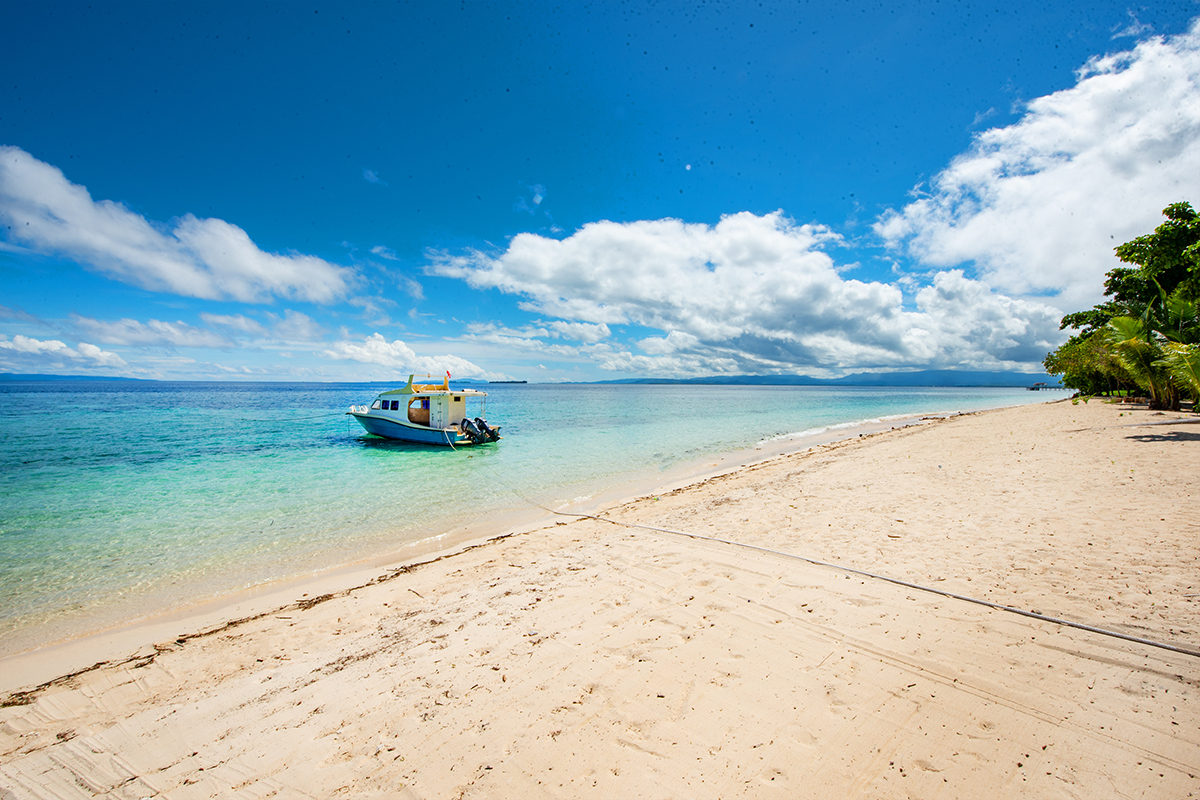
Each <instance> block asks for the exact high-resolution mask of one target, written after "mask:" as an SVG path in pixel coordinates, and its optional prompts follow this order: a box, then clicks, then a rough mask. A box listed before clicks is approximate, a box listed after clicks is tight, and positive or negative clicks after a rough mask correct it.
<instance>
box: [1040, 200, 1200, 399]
mask: <svg viewBox="0 0 1200 800" xmlns="http://www.w3.org/2000/svg"><path fill="white" fill-rule="evenodd" d="M1163 215H1164V216H1165V217H1166V218H1167V221H1166V222H1164V223H1163V224H1161V225H1159V226H1158V227H1157V228H1155V229H1154V232H1153V233H1148V234H1146V235H1145V236H1139V237H1138V238H1136V239H1134V240H1133V241H1130V242H1126V243H1125V244H1122V245H1120V246H1118V247H1117V248H1116V254H1117V257H1118V258H1119V259H1121V261H1123V262H1125V263H1126V264H1132V265H1134V266H1133V267H1117V268H1115V269H1113V270H1111V271H1109V273H1108V274H1107V279H1106V280H1105V282H1104V295H1105V297H1108V298H1110V299H1108V300H1106V301H1105V302H1103V303H1101V304H1100V305H1097V306H1095V307H1093V308H1092V309H1091V310H1088V311H1079V312H1076V313H1074V314H1067V315H1066V316H1065V317H1063V319H1062V325H1061V326H1060V327H1061V328H1062V329H1066V328H1073V329H1076V330H1079V331H1080V333H1078V334H1076V335H1074V336H1072V337H1071V338H1070V339H1068V340H1067V342H1066V343H1065V344H1063V345H1062V346H1061V347H1059V348H1058V349H1057V350H1055V351H1054V352H1052V353H1049V354H1048V355H1047V356H1046V360H1045V361H1044V362H1043V363H1044V364H1045V367H1046V371H1047V372H1049V373H1050V374H1051V375H1060V376H1062V381H1063V384H1064V385H1065V386H1068V387H1070V388H1072V389H1077V390H1078V391H1080V392H1082V393H1084V394H1100V393H1103V392H1112V391H1114V390H1115V389H1119V388H1132V387H1133V386H1137V387H1140V388H1141V389H1143V390H1144V391H1146V392H1147V393H1148V394H1149V396H1150V402H1151V405H1152V406H1154V407H1161V408H1178V407H1179V398H1180V393H1181V392H1182V393H1183V394H1186V395H1190V396H1192V397H1193V399H1194V400H1198V401H1200V392H1198V391H1197V387H1196V383H1195V374H1196V359H1197V357H1198V356H1197V354H1196V350H1197V344H1198V343H1200V315H1198V313H1197V300H1200V215H1198V214H1197V213H1196V212H1195V211H1194V210H1193V209H1192V206H1191V204H1190V203H1174V204H1172V205H1169V206H1167V207H1166V208H1165V209H1163Z"/></svg>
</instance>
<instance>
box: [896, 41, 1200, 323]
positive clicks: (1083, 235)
mask: <svg viewBox="0 0 1200 800" xmlns="http://www.w3.org/2000/svg"><path fill="white" fill-rule="evenodd" d="M1197 98H1200V19H1197V20H1195V21H1193V23H1192V25H1191V27H1190V29H1189V30H1188V31H1187V32H1186V33H1184V34H1180V35H1177V36H1172V37H1167V38H1163V37H1155V38H1152V39H1149V40H1146V41H1143V42H1140V43H1139V44H1137V45H1136V46H1135V47H1134V48H1133V49H1132V50H1129V51H1126V52H1121V53H1116V54H1113V55H1106V56H1103V57H1097V58H1094V59H1092V60H1090V61H1089V62H1088V63H1087V64H1086V65H1085V66H1084V67H1083V68H1082V69H1081V70H1080V71H1079V73H1078V77H1077V82H1076V84H1075V85H1074V86H1072V87H1071V88H1069V89H1064V90H1062V91H1060V92H1056V93H1054V94H1051V95H1047V96H1045V97H1040V98H1038V99H1036V100H1034V101H1032V102H1030V103H1029V104H1028V107H1027V108H1026V110H1025V113H1024V116H1023V117H1022V119H1021V120H1020V121H1019V122H1017V123H1015V124H1013V125H1010V126H1008V127H1004V128H993V129H991V130H988V131H985V132H983V133H981V134H979V135H978V136H977V137H976V139H975V142H974V145H973V147H972V148H971V149H970V150H969V151H968V152H966V153H964V154H962V155H961V156H959V157H958V158H955V159H954V160H953V161H952V162H951V164H950V166H949V167H948V168H947V169H946V170H944V171H943V172H942V173H940V174H939V175H938V176H937V177H936V178H935V179H934V180H933V182H932V187H931V189H930V191H929V193H928V194H927V195H926V196H923V197H920V198H919V199H917V200H915V201H914V202H913V203H911V204H909V205H908V206H906V207H904V208H903V209H902V210H901V211H899V212H890V213H888V214H885V215H884V216H883V217H882V218H881V219H880V221H879V222H878V223H877V225H876V226H875V230H876V231H877V232H878V233H879V234H880V235H882V236H883V237H884V238H885V240H886V241H887V242H888V243H889V244H890V245H891V246H893V247H902V248H905V249H907V251H908V252H909V253H910V254H911V255H912V256H915V257H916V258H917V259H919V260H921V261H923V262H925V263H926V264H928V265H932V266H935V267H952V266H957V265H961V264H967V263H970V262H973V263H974V266H975V268H976V270H977V273H978V277H980V278H981V279H983V280H984V281H986V282H987V283H988V284H989V285H991V286H993V287H995V288H997V289H998V290H1000V291H1003V292H1007V293H1010V294H1017V295H1042V296H1057V297H1058V298H1059V304H1061V305H1062V306H1063V307H1064V308H1066V309H1067V310H1072V309H1075V308H1085V307H1087V306H1089V305H1092V304H1093V303H1095V302H1096V301H1097V300H1098V299H1099V298H1100V296H1101V292H1102V291H1103V289H1102V286H1103V276H1104V273H1105V272H1107V271H1108V270H1110V269H1112V268H1113V267H1114V266H1117V265H1118V263H1119V262H1118V261H1117V260H1116V257H1115V256H1114V255H1113V252H1112V249H1113V247H1115V246H1116V245H1118V244H1120V243H1122V242H1124V241H1128V240H1129V239H1132V238H1133V237H1135V236H1139V235H1141V234H1143V233H1147V232H1149V231H1151V230H1153V229H1154V227H1156V226H1157V225H1158V224H1159V223H1160V222H1161V221H1162V219H1161V215H1160V212H1161V211H1162V209H1163V208H1165V207H1166V206H1167V205H1169V204H1171V203H1174V202H1177V201H1180V200H1190V201H1192V202H1193V203H1195V202H1196V201H1197V200H1198V199H1200V198H1197V196H1196V190H1197V186H1198V185H1200V184H1198V182H1197V180H1198V179H1197V176H1200V100H1198V99H1197Z"/></svg>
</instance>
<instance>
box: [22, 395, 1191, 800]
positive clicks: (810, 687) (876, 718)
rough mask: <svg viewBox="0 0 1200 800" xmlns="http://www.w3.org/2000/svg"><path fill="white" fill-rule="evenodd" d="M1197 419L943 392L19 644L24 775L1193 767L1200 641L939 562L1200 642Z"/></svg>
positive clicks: (983, 787)
mask: <svg viewBox="0 0 1200 800" xmlns="http://www.w3.org/2000/svg"><path fill="white" fill-rule="evenodd" d="M1196 419H1197V418H1196V417H1194V416H1192V415H1188V414H1155V413H1154V412H1149V411H1146V410H1145V409H1142V408H1134V407H1129V406H1111V405H1105V404H1101V403H1099V402H1097V401H1092V402H1091V403H1089V404H1087V405H1083V404H1080V405H1071V404H1070V403H1069V402H1062V403H1055V404H1049V405H1040V406H1027V407H1021V408H1015V409H1007V410H1001V411H993V412H985V413H980V414H971V415H964V416H959V417H953V418H949V419H945V420H937V421H931V422H929V423H928V424H926V425H923V426H920V427H915V428H906V429H902V430H895V431H886V432H880V433H874V434H869V435H865V436H863V437H862V438H856V439H853V440H850V441H843V442H840V443H836V444H830V445H824V446H820V447H816V448H814V449H811V450H807V451H803V452H798V453H792V454H787V455H781V456H775V457H772V458H769V459H767V460H765V461H763V462H760V463H756V464H752V465H750V466H747V467H744V468H740V469H737V470H735V471H733V472H730V473H728V474H723V475H718V476H715V477H711V478H708V479H707V480H704V481H701V482H698V483H696V484H693V485H690V486H687V487H683V488H678V489H674V490H671V491H667V492H665V493H660V494H649V495H647V496H646V497H644V498H642V499H639V500H636V501H633V502H629V503H624V504H619V505H614V506H612V507H609V508H607V509H606V510H604V511H602V512H600V513H598V514H597V515H596V516H597V517H599V519H597V518H579V517H565V516H563V517H556V518H554V519H553V520H548V522H547V525H546V526H545V527H541V528H536V529H533V530H524V531H520V532H515V533H512V534H510V535H506V536H500V537H495V538H493V539H491V540H487V541H484V542H480V543H479V544H477V545H474V546H470V547H468V548H467V549H465V550H463V551H461V552H458V553H456V554H453V555H449V556H447V557H443V558H440V559H437V560H434V561H429V562H425V563H418V564H408V565H400V566H397V567H395V568H391V569H386V570H385V569H376V570H374V572H373V573H372V574H371V575H370V576H351V575H341V576H338V577H337V578H336V579H329V578H327V579H326V580H325V583H323V584H321V585H320V586H317V585H315V584H314V585H310V586H307V587H291V588H289V591H292V592H293V596H290V597H286V598H282V597H281V598H280V599H279V601H278V602H275V603H274V604H273V605H272V604H270V603H268V606H270V608H269V609H268V610H265V611H262V610H255V611H254V612H253V613H251V614H248V615H247V616H246V617H245V618H243V619H240V620H238V619H233V620H232V621H230V619H229V617H230V616H231V614H230V613H229V611H230V610H229V609H226V610H225V612H224V617H219V616H218V617H214V618H212V619H210V620H206V621H205V622H204V624H200V623H199V622H198V620H197V618H189V619H190V622H189V621H188V620H177V621H176V620H173V621H170V622H166V623H164V622H160V623H158V627H154V626H152V625H146V626H143V627H141V628H140V629H134V631H132V632H129V633H128V635H129V636H130V637H132V638H128V639H125V640H122V642H121V646H123V647H125V648H126V649H125V650H124V651H122V652H124V653H125V654H126V657H123V658H113V659H111V660H110V662H109V663H107V664H103V665H99V666H96V667H94V668H90V669H86V670H84V671H82V672H80V673H79V674H77V675H74V676H73V677H69V678H60V677H59V676H60V675H61V673H62V672H63V671H64V670H62V669H60V668H56V665H57V666H58V667H61V665H62V664H63V663H65V662H64V661H63V660H62V659H61V657H56V655H55V652H54V651H53V649H50V650H47V651H45V652H34V653H31V654H26V655H24V656H22V657H20V658H19V659H15V660H14V659H8V660H6V661H5V662H4V663H0V670H3V671H4V672H7V673H8V674H9V675H19V676H21V677H20V679H19V680H17V679H13V678H9V679H6V680H4V684H5V688H6V689H9V690H12V689H15V688H21V689H23V690H24V691H19V692H16V693H14V694H10V695H8V698H7V700H6V702H7V703H8V705H7V706H6V707H4V708H2V709H0V787H3V788H4V789H7V790H8V791H10V792H12V793H13V794H14V795H15V796H17V797H55V798H60V797H61V798H66V797H97V796H99V797H114V798H115V797H171V798H191V797H218V796H219V797H265V796H274V797H343V796H344V797H373V796H376V797H426V798H434V797H577V796H595V797H662V798H674V797H705V798H717V797H722V798H728V797H781V798H782V797H787V798H795V797H814V798H815V797H831V796H834V797H837V796H854V797H922V798H933V797H946V798H950V797H962V796H967V795H971V796H985V797H1017V796H1021V797H1024V796H1038V797H1097V796H1099V797H1111V796H1117V797H1188V796H1197V795H1200V711H1198V708H1197V680H1198V679H1200V657H1197V656H1195V655H1190V654H1188V653H1187V652H1177V651H1174V650H1171V649H1165V648H1163V647H1157V646H1154V645H1153V644H1149V643H1139V642H1135V641H1129V640H1127V639H1121V638H1116V637H1113V636H1109V635H1105V634H1103V633H1097V632H1092V631H1087V630H1080V629H1078V628H1072V627H1066V626H1063V625H1060V624H1056V623H1053V622H1049V621H1045V620H1042V619H1036V618H1030V617H1027V616H1020V615H1017V614H1014V613H1011V612H1008V611H1003V610H997V609H995V608H990V607H987V606H983V605H979V604H976V603H972V602H968V601H966V600H963V599H956V598H953V597H950V596H947V595H946V594H939V593H937V592H939V591H940V592H949V593H953V594H957V595H961V596H966V597H971V598H977V599H980V600H986V601H989V602H992V603H997V604H1000V605H1005V606H1013V607H1017V608H1020V609H1024V610H1028V611H1031V612H1037V613H1038V614H1040V615H1043V616H1047V617H1056V618H1062V619H1066V620H1072V621H1075V622H1079V623H1082V624H1085V625H1088V626H1092V627H1095V628H1099V629H1104V630H1108V631H1112V632H1114V633H1119V634H1124V635H1127V636H1131V637H1134V638H1137V639H1144V640H1147V641H1148V642H1154V643H1159V644H1164V645H1167V646H1168V647H1176V648H1178V649H1179V650H1184V651H1195V652H1197V653H1200V602H1198V601H1200V548H1198V547H1197V544H1198V543H1200V514H1197V512H1196V509H1197V508H1198V507H1200V502H1197V501H1198V498H1197V496H1196V493H1195V491H1194V476H1195V471H1196V464H1197V463H1200V425H1197V424H1193V422H1189V421H1187V420H1192V421H1194V420H1196ZM1160 423H1166V424H1160ZM614 522H617V523H621V524H613V523H614ZM631 526H640V527H631ZM656 529H660V530H656ZM667 531H671V532H667ZM680 533H685V534H691V535H692V536H683V535H680ZM693 536H702V537H711V538H693ZM713 539H720V540H725V541H714V540H713ZM742 545H751V546H753V547H745V546H742ZM795 556H803V557H805V558H808V559H811V560H815V561H822V562H828V563H831V564H836V565H841V566H844V567H850V568H853V569H855V570H859V571H862V572H868V573H875V574H878V575H881V576H887V577H890V578H893V579H897V580H900V581H904V582H908V583H910V584H914V586H904V585H899V584H897V583H893V582H888V581H885V580H881V579H879V578H874V577H869V576H867V575H864V574H861V572H849V571H846V570H843V569H839V568H836V567H831V566H825V565H820V564H814V563H812V562H811V561H805V560H801V559H798V558H796V557H795ZM339 581H340V584H339ZM918 586H919V587H924V588H916V587H918ZM929 589H932V590H935V591H928V590H929ZM305 594H307V596H304V595H305ZM235 610H236V609H235ZM171 624H175V625H176V628H175V629H173V630H174V631H175V632H174V633H173V634H166V633H164V632H165V631H166V630H172V629H171V628H170V627H169V625H171ZM188 624H191V625H192V627H182V626H186V625H188ZM181 628H182V629H181ZM139 630H140V631H141V637H142V639H143V640H142V641H140V642H139V641H137V640H136V639H137V635H138V631H139ZM114 646H115V645H114V644H113V643H112V642H109V643H108V644H107V645H105V647H107V648H108V649H109V650H111V649H112V648H113V647H114ZM97 652H99V650H97ZM6 665H7V666H6ZM29 676H35V677H29ZM43 682H45V683H44V685H42V686H40V687H37V686H36V684H39V683H43ZM0 794H2V792H0Z"/></svg>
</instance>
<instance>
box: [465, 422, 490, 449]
mask: <svg viewBox="0 0 1200 800" xmlns="http://www.w3.org/2000/svg"><path fill="white" fill-rule="evenodd" d="M458 427H459V429H460V430H461V431H462V432H463V433H465V434H466V435H467V436H469V437H470V438H471V441H472V442H474V443H475V444H481V443H482V442H486V441H487V440H488V437H487V434H486V433H484V432H483V431H481V430H480V429H479V428H477V427H476V426H475V423H474V422H471V420H470V419H469V418H467V417H463V421H462V422H460V423H458Z"/></svg>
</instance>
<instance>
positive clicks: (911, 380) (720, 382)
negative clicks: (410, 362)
mask: <svg viewBox="0 0 1200 800" xmlns="http://www.w3.org/2000/svg"><path fill="white" fill-rule="evenodd" d="M0 381H136V382H139V383H153V382H154V381H145V380H143V379H141V378H112V377H103V376H96V375H40V374H38V375H18V374H14V373H11V372H0ZM339 382H341V381H339ZM373 382H374V383H379V381H373ZM453 382H454V383H456V384H475V383H479V384H486V383H488V382H487V381H481V380H474V379H471V378H467V379H464V380H455V381H453ZM492 383H524V381H492ZM587 383H593V384H601V383H602V384H615V383H631V384H656V383H663V384H697V385H709V386H1032V385H1033V384H1035V383H1045V384H1047V385H1048V386H1050V387H1053V388H1059V387H1061V386H1062V384H1061V383H1059V381H1058V379H1057V378H1052V377H1050V376H1049V375H1046V374H1044V373H1033V372H972V371H968V370H955V369H930V370H922V371H919V372H859V373H855V374H854V375H846V376H845V377H843V378H810V377H808V376H807V375H713V376H711V377H707V378H621V379H617V380H611V381H588V382H587Z"/></svg>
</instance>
